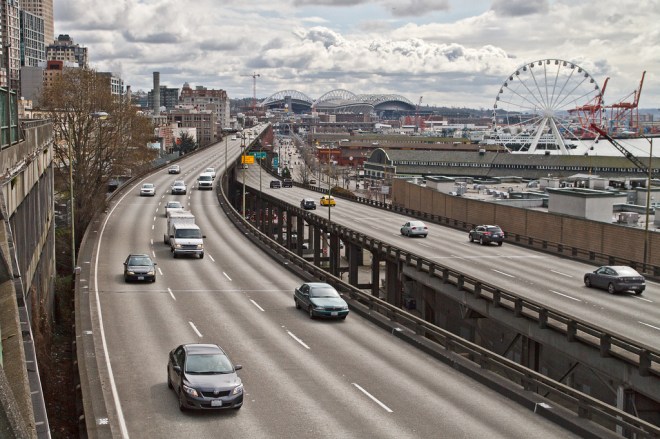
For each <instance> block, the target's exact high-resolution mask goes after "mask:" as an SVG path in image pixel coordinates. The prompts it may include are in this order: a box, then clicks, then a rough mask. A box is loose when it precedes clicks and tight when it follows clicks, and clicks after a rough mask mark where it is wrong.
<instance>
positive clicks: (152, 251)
mask: <svg viewBox="0 0 660 439" xmlns="http://www.w3.org/2000/svg"><path fill="white" fill-rule="evenodd" d="M151 256H153V258H154V259H156V251H155V250H153V249H152V250H151Z"/></svg>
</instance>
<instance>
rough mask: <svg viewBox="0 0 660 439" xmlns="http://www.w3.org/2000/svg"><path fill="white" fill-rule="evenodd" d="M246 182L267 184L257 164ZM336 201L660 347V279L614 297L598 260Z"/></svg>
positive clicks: (403, 241) (278, 193)
mask: <svg viewBox="0 0 660 439" xmlns="http://www.w3.org/2000/svg"><path fill="white" fill-rule="evenodd" d="M241 178H242V177H241ZM261 178H262V190H263V191H264V192H265V193H267V194H268V195H272V196H274V197H277V198H280V199H282V200H286V201H287V202H288V203H290V204H293V205H294V206H298V205H299V204H300V200H301V199H302V198H314V199H315V200H316V201H317V205H318V202H319V198H320V195H321V194H319V193H318V192H313V191H309V190H306V189H303V188H299V187H293V188H282V189H271V188H269V185H268V182H269V181H270V179H271V177H270V176H266V177H264V175H263V174H262V177H261ZM264 182H265V183H264ZM246 184H247V185H249V186H251V187H252V188H254V189H255V190H257V191H258V190H259V170H258V168H257V167H253V168H251V169H249V170H248V171H247V175H246ZM336 201H337V205H336V206H334V207H332V208H331V209H332V212H331V219H332V221H333V222H335V223H338V224H341V225H343V226H345V227H348V228H350V229H353V230H356V231H358V232H361V233H364V234H366V235H369V236H371V237H374V238H376V239H378V240H380V241H383V242H387V243H390V244H392V245H394V246H396V247H399V248H401V249H404V250H406V251H409V252H411V253H415V254H417V255H419V256H422V257H424V258H427V259H430V260H433V261H435V262H437V263H439V264H442V265H444V266H447V267H449V268H452V269H454V270H457V271H460V272H463V273H465V274H466V275H469V276H472V277H475V278H478V279H481V280H483V281H484V282H487V283H490V284H494V285H497V286H498V287H500V288H503V289H507V290H509V291H511V292H513V293H515V294H517V295H519V296H521V297H525V298H527V299H530V300H533V301H536V302H538V303H541V304H544V305H545V306H547V307H549V308H552V309H555V310H557V311H560V312H563V313H566V314H568V315H571V316H574V317H576V318H578V319H580V320H582V321H585V322H588V323H591V324H595V325H598V326H600V327H602V328H605V329H607V330H608V331H611V332H612V333H615V334H619V335H621V336H624V337H627V338H629V339H632V340H635V341H637V342H640V343H643V344H645V345H647V346H649V347H651V348H653V349H655V350H656V351H660V287H659V286H658V284H657V283H655V282H652V281H648V280H647V287H646V291H644V293H643V294H642V295H640V296H636V295H634V294H617V295H610V294H608V293H607V291H604V290H599V289H591V288H587V287H586V286H585V285H584V282H583V277H584V274H585V273H587V272H588V271H593V270H594V269H595V268H596V267H594V266H593V265H589V264H585V263H580V262H576V261H572V260H569V259H565V258H560V257H557V256H553V255H550V254H546V253H542V252H537V251H534V250H531V249H527V248H524V247H520V246H516V245H511V244H508V243H506V242H505V243H504V244H503V245H502V246H501V247H498V246H496V245H494V244H493V245H489V246H481V245H479V244H478V243H470V242H469V240H468V234H467V231H465V232H462V231H459V230H456V229H452V228H450V227H444V226H441V225H437V224H432V223H427V226H428V228H429V234H428V237H427V238H419V237H405V236H402V235H401V234H400V228H401V226H402V225H403V224H404V223H405V222H406V221H407V220H408V219H414V218H407V217H406V216H404V215H402V214H399V213H395V212H389V211H386V210H382V209H376V208H373V207H369V206H367V205H364V204H360V203H357V202H351V201H347V200H343V199H339V198H338V199H336ZM312 212H313V213H315V214H317V215H320V216H323V217H325V218H327V216H328V208H327V207H321V206H317V210H315V211H312Z"/></svg>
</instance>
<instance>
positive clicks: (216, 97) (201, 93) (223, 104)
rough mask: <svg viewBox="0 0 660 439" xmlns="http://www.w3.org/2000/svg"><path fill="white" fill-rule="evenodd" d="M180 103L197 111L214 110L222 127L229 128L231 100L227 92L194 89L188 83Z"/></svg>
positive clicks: (184, 87)
mask: <svg viewBox="0 0 660 439" xmlns="http://www.w3.org/2000/svg"><path fill="white" fill-rule="evenodd" d="M179 103H180V104H182V105H184V106H186V107H190V108H195V109H197V110H214V111H215V112H216V116H217V119H218V123H219V124H220V126H221V127H228V126H229V98H228V97H227V92H226V91H225V90H209V89H207V88H206V87H202V86H197V87H195V88H194V89H193V88H191V87H190V85H189V84H188V83H187V82H186V83H184V84H183V88H182V89H181V96H180V97H179Z"/></svg>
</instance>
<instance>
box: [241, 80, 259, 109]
mask: <svg viewBox="0 0 660 439" xmlns="http://www.w3.org/2000/svg"><path fill="white" fill-rule="evenodd" d="M241 76H251V77H252V112H254V111H255V110H256V108H257V78H259V77H261V75H260V74H259V73H257V72H254V73H252V74H251V75H241Z"/></svg>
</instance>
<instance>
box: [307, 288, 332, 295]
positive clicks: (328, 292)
mask: <svg viewBox="0 0 660 439" xmlns="http://www.w3.org/2000/svg"><path fill="white" fill-rule="evenodd" d="M309 297H339V293H337V291H336V290H335V289H334V288H332V287H314V288H311V289H310V290H309Z"/></svg>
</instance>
